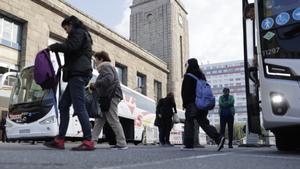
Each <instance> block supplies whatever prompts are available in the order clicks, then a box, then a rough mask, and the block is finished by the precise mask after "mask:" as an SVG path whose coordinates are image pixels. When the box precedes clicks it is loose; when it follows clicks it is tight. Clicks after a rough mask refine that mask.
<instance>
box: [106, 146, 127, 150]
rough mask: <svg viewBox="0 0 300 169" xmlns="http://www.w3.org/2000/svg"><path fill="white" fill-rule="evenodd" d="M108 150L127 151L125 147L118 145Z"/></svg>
mask: <svg viewBox="0 0 300 169" xmlns="http://www.w3.org/2000/svg"><path fill="white" fill-rule="evenodd" d="M110 148H111V149H113V150H115V149H118V150H127V149H128V147H127V146H119V145H114V146H111V147H110Z"/></svg>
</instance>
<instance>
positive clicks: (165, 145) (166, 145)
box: [163, 143, 174, 147]
mask: <svg viewBox="0 0 300 169" xmlns="http://www.w3.org/2000/svg"><path fill="white" fill-rule="evenodd" d="M163 146H164V147H174V145H173V144H171V143H167V144H164V145H163Z"/></svg>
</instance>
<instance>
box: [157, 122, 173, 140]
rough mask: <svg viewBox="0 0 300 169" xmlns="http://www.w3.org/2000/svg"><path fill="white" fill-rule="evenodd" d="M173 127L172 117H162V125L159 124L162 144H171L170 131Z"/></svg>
mask: <svg viewBox="0 0 300 169" xmlns="http://www.w3.org/2000/svg"><path fill="white" fill-rule="evenodd" d="M172 127H173V123H172V119H160V125H159V126H158V129H159V142H160V144H170V132H171V130H172Z"/></svg>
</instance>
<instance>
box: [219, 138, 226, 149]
mask: <svg viewBox="0 0 300 169" xmlns="http://www.w3.org/2000/svg"><path fill="white" fill-rule="evenodd" d="M224 143H225V137H224V136H222V137H221V139H220V142H219V144H218V151H220V150H221V149H222V148H223V147H224Z"/></svg>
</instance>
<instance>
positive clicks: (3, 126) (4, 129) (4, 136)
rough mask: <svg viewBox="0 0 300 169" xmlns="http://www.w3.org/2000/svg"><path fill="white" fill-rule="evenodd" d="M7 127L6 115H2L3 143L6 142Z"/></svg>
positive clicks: (0, 126) (0, 127)
mask: <svg viewBox="0 0 300 169" xmlns="http://www.w3.org/2000/svg"><path fill="white" fill-rule="evenodd" d="M5 125H6V116H5V115H4V114H2V119H1V123H0V129H1V130H2V135H1V139H2V142H3V143H4V142H5V141H6V127H5Z"/></svg>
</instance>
